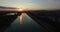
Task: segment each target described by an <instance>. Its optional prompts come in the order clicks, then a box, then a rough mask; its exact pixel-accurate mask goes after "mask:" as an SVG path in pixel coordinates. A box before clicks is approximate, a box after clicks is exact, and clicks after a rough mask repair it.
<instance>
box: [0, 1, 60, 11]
mask: <svg viewBox="0 0 60 32" xmlns="http://www.w3.org/2000/svg"><path fill="white" fill-rule="evenodd" d="M0 6H6V7H16V8H22V9H25V10H42V9H44V10H45V9H47V10H49V9H50V10H51V9H60V0H0Z"/></svg>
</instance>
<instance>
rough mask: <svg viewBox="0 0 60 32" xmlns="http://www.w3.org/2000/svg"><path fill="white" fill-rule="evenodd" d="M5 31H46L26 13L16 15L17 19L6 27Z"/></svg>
mask: <svg viewBox="0 0 60 32" xmlns="http://www.w3.org/2000/svg"><path fill="white" fill-rule="evenodd" d="M19 18H20V19H19ZM5 32H47V31H45V30H44V29H43V28H42V27H41V26H40V25H38V24H37V23H36V22H35V21H34V20H33V19H32V18H30V17H29V16H28V15H27V14H25V13H22V15H21V16H20V17H19V16H18V17H17V19H16V20H15V21H14V22H13V23H12V24H11V25H10V26H9V27H8V28H7V29H6V31H5Z"/></svg>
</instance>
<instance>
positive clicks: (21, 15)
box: [20, 14, 22, 24]
mask: <svg viewBox="0 0 60 32" xmlns="http://www.w3.org/2000/svg"><path fill="white" fill-rule="evenodd" d="M20 24H22V14H21V16H20Z"/></svg>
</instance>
